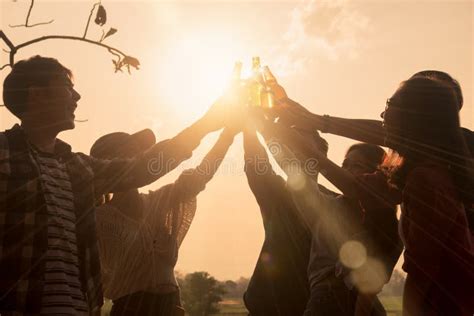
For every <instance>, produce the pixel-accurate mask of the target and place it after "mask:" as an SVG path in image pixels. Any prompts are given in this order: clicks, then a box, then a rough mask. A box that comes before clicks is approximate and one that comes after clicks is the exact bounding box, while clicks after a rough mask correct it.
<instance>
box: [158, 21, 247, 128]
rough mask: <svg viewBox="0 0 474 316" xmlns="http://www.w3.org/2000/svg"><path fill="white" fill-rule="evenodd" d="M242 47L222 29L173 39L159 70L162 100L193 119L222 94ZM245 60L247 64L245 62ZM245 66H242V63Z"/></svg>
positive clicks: (197, 32)
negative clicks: (161, 78) (164, 63)
mask: <svg viewBox="0 0 474 316" xmlns="http://www.w3.org/2000/svg"><path fill="white" fill-rule="evenodd" d="M243 58H245V56H243V54H242V47H241V46H240V45H239V42H238V40H237V39H235V38H231V37H229V36H228V35H226V34H225V32H222V31H216V30H206V31H204V30H202V31H196V32H194V33H192V34H187V36H186V37H184V38H178V39H176V41H175V42H174V47H173V49H171V50H170V53H169V55H168V56H166V65H165V66H164V68H163V67H162V68H161V69H159V72H160V74H161V76H163V77H164V80H163V82H162V84H161V85H160V89H162V91H161V93H162V95H163V96H164V97H165V101H166V102H167V104H168V105H169V106H171V107H172V108H173V110H174V111H176V113H177V114H178V115H180V116H185V117H186V118H187V119H194V118H197V117H198V116H199V115H202V114H203V113H204V112H205V111H206V109H208V108H209V106H210V105H211V104H212V103H213V102H214V101H215V100H216V99H217V98H218V97H219V96H220V95H221V94H222V92H223V90H224V88H225V87H226V85H227V84H228V82H229V80H230V78H231V74H232V69H233V67H234V63H235V62H236V61H238V60H241V61H244V60H243ZM245 62H247V65H246V66H247V67H248V63H249V61H245ZM244 67H245V66H244Z"/></svg>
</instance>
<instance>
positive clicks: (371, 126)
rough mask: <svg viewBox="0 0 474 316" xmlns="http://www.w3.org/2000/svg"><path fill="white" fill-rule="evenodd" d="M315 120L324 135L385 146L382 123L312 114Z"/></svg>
mask: <svg viewBox="0 0 474 316" xmlns="http://www.w3.org/2000/svg"><path fill="white" fill-rule="evenodd" d="M312 117H313V120H314V121H315V122H316V123H317V124H319V126H322V128H321V131H322V132H323V133H330V134H334V135H338V136H343V137H347V138H351V139H354V140H357V141H360V142H364V143H370V144H375V145H380V146H384V139H385V132H384V129H383V127H382V122H381V121H376V120H364V119H347V118H340V117H332V116H321V115H317V114H312Z"/></svg>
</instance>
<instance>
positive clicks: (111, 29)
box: [101, 27, 117, 42]
mask: <svg viewBox="0 0 474 316" xmlns="http://www.w3.org/2000/svg"><path fill="white" fill-rule="evenodd" d="M115 33H117V29H114V28H113V27H111V28H110V30H108V31H107V33H106V34H105V35H104V36H103V37H102V40H101V42H102V41H103V40H105V39H106V38H107V37H109V36H112V35H114V34H115Z"/></svg>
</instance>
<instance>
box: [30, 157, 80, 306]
mask: <svg viewBox="0 0 474 316" xmlns="http://www.w3.org/2000/svg"><path fill="white" fill-rule="evenodd" d="M33 153H34V157H35V159H36V161H37V163H38V168H39V170H40V185H41V186H42V188H43V192H44V197H45V201H46V212H47V216H48V220H47V225H48V228H47V235H48V248H47V251H46V257H45V260H46V266H45V270H44V289H43V297H42V307H41V314H48V315H88V307H87V303H86V300H85V298H84V293H83V291H82V286H81V283H80V281H79V260H78V250H77V244H76V225H75V223H76V215H75V212H74V197H73V192H72V188H71V181H70V180H69V175H68V173H67V169H66V165H65V164H64V163H62V162H61V161H60V160H58V159H56V158H55V156H54V155H51V154H47V153H42V152H38V151H35V150H33Z"/></svg>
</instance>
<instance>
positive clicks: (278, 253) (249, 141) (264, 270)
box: [244, 128, 327, 316]
mask: <svg viewBox="0 0 474 316" xmlns="http://www.w3.org/2000/svg"><path fill="white" fill-rule="evenodd" d="M310 141H312V142H314V143H315V146H317V147H318V148H321V150H322V151H324V150H327V143H326V141H325V140H324V139H322V138H321V137H319V136H318V135H317V134H315V135H314V138H313V139H311V140H310ZM244 150H245V173H246V175H247V180H248V183H249V186H250V189H251V190H252V192H253V194H254V196H255V198H256V200H257V203H258V205H259V207H260V212H261V215H262V220H263V227H264V230H265V239H264V242H263V245H262V249H261V251H260V255H259V258H258V261H257V264H256V266H255V269H254V272H253V274H252V277H251V278H250V282H249V285H248V288H247V291H246V292H245V294H244V302H245V306H246V307H247V309H248V310H249V312H250V315H252V316H259V315H261V316H265V315H288V316H290V315H301V314H302V313H303V312H304V310H305V308H306V304H307V301H308V298H309V282H308V276H307V268H308V263H309V255H310V249H311V238H312V235H311V231H310V229H309V227H308V226H307V225H306V224H305V223H304V220H303V219H302V218H301V217H300V216H299V214H298V211H297V209H296V206H295V204H294V202H293V199H292V197H291V195H290V193H289V192H288V189H287V183H286V181H285V180H284V179H283V178H282V177H281V176H279V175H277V174H276V173H275V172H274V171H273V168H272V166H271V164H270V161H269V160H268V155H267V153H266V151H265V148H264V147H263V146H262V145H261V144H260V141H259V140H258V138H257V134H256V131H255V130H254V129H251V128H248V129H247V130H246V131H244Z"/></svg>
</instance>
